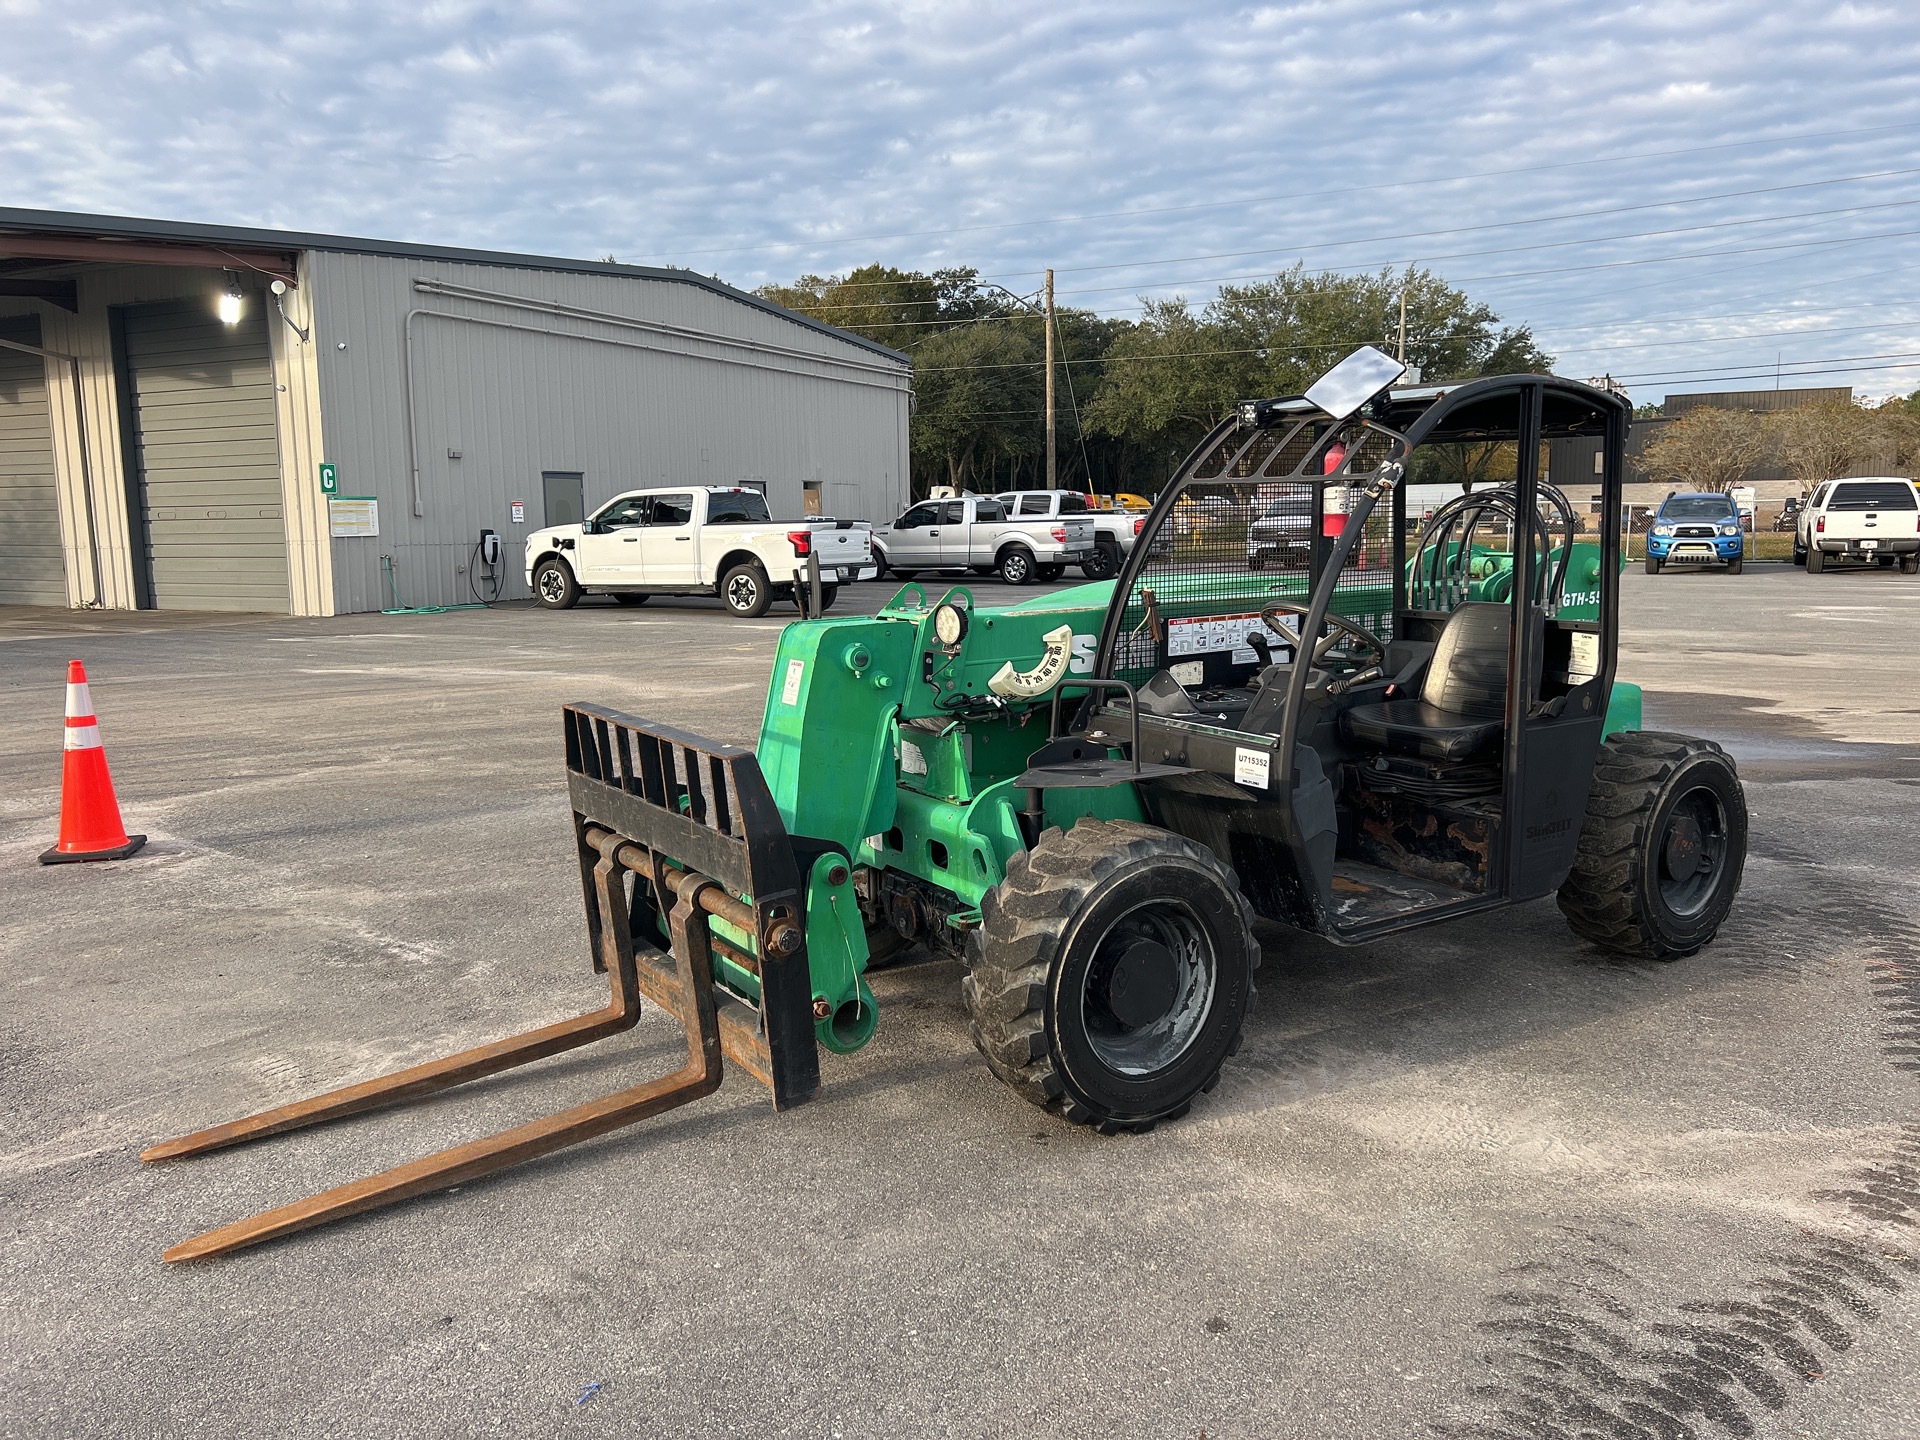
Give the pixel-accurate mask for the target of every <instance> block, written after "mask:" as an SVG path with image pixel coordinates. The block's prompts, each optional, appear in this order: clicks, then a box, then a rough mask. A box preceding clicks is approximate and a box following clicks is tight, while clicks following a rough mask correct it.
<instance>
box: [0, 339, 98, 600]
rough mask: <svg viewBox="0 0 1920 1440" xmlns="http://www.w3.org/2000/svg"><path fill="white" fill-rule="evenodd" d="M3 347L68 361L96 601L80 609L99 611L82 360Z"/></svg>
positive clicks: (7, 343)
mask: <svg viewBox="0 0 1920 1440" xmlns="http://www.w3.org/2000/svg"><path fill="white" fill-rule="evenodd" d="M0 347H5V348H6V349H8V350H24V351H25V352H26V353H27V354H29V355H38V356H39V357H40V358H41V359H42V360H64V361H66V362H67V375H68V378H69V379H70V380H71V381H72V382H73V426H74V431H75V433H76V436H77V438H78V440H79V445H80V493H81V495H82V496H83V497H84V498H85V500H86V517H87V561H88V567H89V568H90V569H91V571H92V572H93V598H92V599H90V600H86V601H83V602H82V603H81V606H80V608H81V609H82V610H99V609H101V608H103V607H104V605H105V601H103V600H102V599H101V596H100V588H101V587H100V535H99V530H98V527H97V526H96V524H95V522H94V515H93V460H92V458H91V457H90V456H89V454H88V451H87V397H86V392H85V390H84V389H83V388H82V387H81V382H80V357H79V356H78V355H67V354H64V353H62V352H61V351H59V350H42V349H41V348H40V347H39V346H37V345H28V344H25V343H23V342H21V341H19V340H0Z"/></svg>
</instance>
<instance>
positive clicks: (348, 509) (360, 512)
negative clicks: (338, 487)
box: [327, 495, 380, 536]
mask: <svg viewBox="0 0 1920 1440" xmlns="http://www.w3.org/2000/svg"><path fill="white" fill-rule="evenodd" d="M327 527H328V531H329V533H331V534H333V535H335V536H342V535H345V536H374V535H378V534H379V533H380V502H379V501H378V500H376V499H375V498H374V497H373V496H371V495H334V496H331V497H329V499H328V500H327Z"/></svg>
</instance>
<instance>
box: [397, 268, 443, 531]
mask: <svg viewBox="0 0 1920 1440" xmlns="http://www.w3.org/2000/svg"><path fill="white" fill-rule="evenodd" d="M416 283H418V282H416ZM436 313H438V312H436V311H432V310H423V309H421V308H420V307H419V306H415V307H414V308H413V309H411V310H409V311H407V315H406V318H405V319H404V320H402V321H401V322H400V350H401V357H400V372H401V375H402V377H403V383H402V387H401V388H402V389H403V390H404V391H405V394H406V407H407V472H408V474H409V475H410V476H411V477H412V481H411V484H412V487H413V513H414V517H415V518H416V519H417V518H419V517H420V516H422V515H425V514H426V513H427V511H426V507H425V506H424V505H422V504H421V503H420V436H419V434H418V433H417V432H416V431H415V430H414V424H413V417H414V406H413V322H414V318H415V317H416V316H420V315H432V314H436Z"/></svg>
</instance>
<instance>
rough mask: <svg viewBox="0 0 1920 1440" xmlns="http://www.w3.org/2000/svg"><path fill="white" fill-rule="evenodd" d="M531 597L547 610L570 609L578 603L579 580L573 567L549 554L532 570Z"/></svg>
mask: <svg viewBox="0 0 1920 1440" xmlns="http://www.w3.org/2000/svg"><path fill="white" fill-rule="evenodd" d="M533 598H534V599H535V600H537V601H539V602H540V604H541V605H542V606H543V607H544V608H545V609H548V610H571V609H572V608H573V607H574V606H575V605H578V604H579V603H580V582H579V581H578V580H576V579H574V578H573V567H572V566H571V565H569V564H567V562H566V561H564V560H562V559H560V558H558V557H557V556H552V555H549V556H548V557H547V558H546V559H545V560H542V561H541V562H540V563H539V565H538V566H536V567H535V568H534V572H533Z"/></svg>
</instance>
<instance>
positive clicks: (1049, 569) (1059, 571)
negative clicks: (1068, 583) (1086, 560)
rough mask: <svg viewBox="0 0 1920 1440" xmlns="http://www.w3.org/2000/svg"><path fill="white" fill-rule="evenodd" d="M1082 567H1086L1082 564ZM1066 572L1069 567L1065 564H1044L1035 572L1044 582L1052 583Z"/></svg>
mask: <svg viewBox="0 0 1920 1440" xmlns="http://www.w3.org/2000/svg"><path fill="white" fill-rule="evenodd" d="M1081 568H1082V569H1085V568H1086V567H1085V566H1082V567H1081ZM1066 573H1067V567H1066V566H1064V565H1042V566H1040V567H1039V568H1038V569H1036V570H1035V571H1034V574H1036V575H1038V576H1039V577H1040V580H1041V582H1042V583H1043V584H1051V583H1052V582H1053V581H1055V580H1058V579H1059V578H1060V577H1061V576H1062V575H1064V574H1066Z"/></svg>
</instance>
